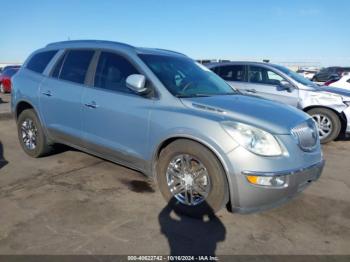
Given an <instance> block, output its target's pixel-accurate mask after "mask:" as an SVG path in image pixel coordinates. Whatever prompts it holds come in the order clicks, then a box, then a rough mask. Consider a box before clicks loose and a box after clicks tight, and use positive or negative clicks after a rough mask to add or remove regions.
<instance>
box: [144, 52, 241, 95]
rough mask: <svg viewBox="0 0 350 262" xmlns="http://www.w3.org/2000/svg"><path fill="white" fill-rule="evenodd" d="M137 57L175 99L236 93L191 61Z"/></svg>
mask: <svg viewBox="0 0 350 262" xmlns="http://www.w3.org/2000/svg"><path fill="white" fill-rule="evenodd" d="M139 57H140V58H141V59H142V61H144V62H145V63H146V65H147V66H148V67H149V68H150V69H151V70H152V72H153V73H154V74H155V75H156V76H157V77H158V79H159V80H160V81H161V82H162V84H163V85H164V86H165V87H166V88H167V89H168V90H169V91H170V92H171V93H172V94H173V95H174V96H176V97H195V96H213V95H231V94H237V93H238V91H236V90H234V89H233V88H232V87H231V86H229V85H228V84H227V83H226V82H225V81H224V80H223V79H221V78H220V77H218V76H217V75H216V74H215V73H213V72H212V71H210V70H209V69H208V68H206V67H204V66H203V65H201V64H198V63H196V62H194V61H193V60H191V59H188V58H182V57H172V56H164V55H144V54H143V55H139Z"/></svg>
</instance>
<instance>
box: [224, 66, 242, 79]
mask: <svg viewBox="0 0 350 262" xmlns="http://www.w3.org/2000/svg"><path fill="white" fill-rule="evenodd" d="M219 76H221V78H223V79H225V80H227V81H239V82H242V81H244V66H243V65H229V66H222V67H220V71H219Z"/></svg>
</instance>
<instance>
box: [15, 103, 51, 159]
mask: <svg viewBox="0 0 350 262" xmlns="http://www.w3.org/2000/svg"><path fill="white" fill-rule="evenodd" d="M17 130H18V138H19V142H20V144H21V146H22V148H23V150H24V151H25V152H26V153H27V154H28V155H30V156H31V157H41V156H43V155H46V154H48V153H49V152H50V151H51V149H52V147H51V146H50V145H49V144H48V142H47V139H46V136H45V133H44V131H43V128H42V126H41V123H40V121H39V118H38V117H37V115H36V113H35V112H34V110H33V109H26V110H24V111H23V112H22V113H21V114H20V115H19V117H18V120H17Z"/></svg>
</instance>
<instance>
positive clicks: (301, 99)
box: [207, 62, 350, 143]
mask: <svg viewBox="0 0 350 262" xmlns="http://www.w3.org/2000/svg"><path fill="white" fill-rule="evenodd" d="M207 66H208V68H210V69H211V70H212V71H214V72H215V73H216V74H218V75H219V76H221V77H222V78H223V79H224V80H226V81H227V82H228V83H229V84H230V85H231V86H232V87H233V88H237V89H238V90H239V91H241V92H242V93H245V94H251V95H256V96H259V97H263V98H267V99H271V100H275V101H279V102H282V103H285V104H288V105H291V106H294V107H296V108H299V109H301V110H303V111H304V112H307V113H308V114H310V115H311V116H312V117H313V119H314V120H315V121H316V123H317V125H318V130H319V136H320V139H321V143H327V142H329V141H332V140H334V139H336V138H337V137H338V136H339V134H342V135H343V134H345V133H350V92H349V91H347V90H343V89H339V88H331V87H326V86H322V87H320V86H318V85H316V84H315V83H313V82H311V81H310V80H308V79H306V78H304V77H302V76H301V75H299V74H297V73H295V72H293V71H291V70H289V69H287V68H285V67H283V66H279V65H274V64H268V63H257V62H229V63H215V64H209V65H207Z"/></svg>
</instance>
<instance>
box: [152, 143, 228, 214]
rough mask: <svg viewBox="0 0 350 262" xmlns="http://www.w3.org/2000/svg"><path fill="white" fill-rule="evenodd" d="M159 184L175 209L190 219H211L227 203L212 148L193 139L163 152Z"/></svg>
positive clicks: (159, 167) (220, 170)
mask: <svg viewBox="0 0 350 262" xmlns="http://www.w3.org/2000/svg"><path fill="white" fill-rule="evenodd" d="M157 182H158V185H159V189H160V191H161V193H162V194H163V196H164V198H165V199H166V200H167V201H169V204H170V205H171V206H172V208H173V209H174V210H175V211H177V212H180V213H183V214H186V215H189V216H193V217H203V216H204V215H208V216H212V215H214V214H215V212H217V211H219V210H220V209H221V208H223V207H224V206H225V205H226V203H227V202H228V185H227V179H226V175H225V172H224V170H223V168H222V166H221V163H220V162H219V160H218V159H217V157H216V156H215V155H214V154H213V153H212V152H211V151H210V150H209V149H207V148H206V147H204V146H202V145H201V144H199V143H196V142H194V141H191V140H185V139H179V140H176V141H175V142H173V143H171V144H169V145H168V146H167V147H166V148H164V149H163V150H162V151H161V153H160V156H159V161H158V165H157Z"/></svg>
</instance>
